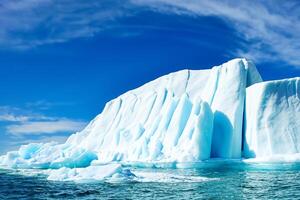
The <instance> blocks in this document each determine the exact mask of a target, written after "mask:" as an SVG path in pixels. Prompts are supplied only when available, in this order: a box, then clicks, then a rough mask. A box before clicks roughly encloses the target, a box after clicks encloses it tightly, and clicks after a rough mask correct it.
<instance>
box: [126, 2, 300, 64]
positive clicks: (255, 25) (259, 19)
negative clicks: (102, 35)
mask: <svg viewBox="0 0 300 200" xmlns="http://www.w3.org/2000/svg"><path fill="white" fill-rule="evenodd" d="M131 2H132V3H134V4H136V5H140V6H146V7H150V8H152V9H153V10H155V11H157V12H162V13H173V14H177V15H191V16H196V17H197V16H215V17H219V18H221V19H223V20H224V21H225V22H227V23H228V24H229V25H230V26H233V27H234V28H235V29H236V31H237V32H238V33H239V34H240V36H241V37H242V38H244V39H245V41H246V43H245V44H244V47H242V48H241V49H238V50H236V51H235V52H232V53H233V54H234V55H240V56H246V57H248V58H252V59H257V60H260V61H270V60H282V61H285V62H286V63H288V64H291V65H295V66H298V67H300V23H299V18H300V6H299V3H297V2H294V1H280V2H278V1H238V2H237V1H233V0H225V1H223V0H222V1H221V0H210V1H198V0H187V1H182V0H132V1H131Z"/></svg>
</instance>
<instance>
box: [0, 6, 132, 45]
mask: <svg viewBox="0 0 300 200" xmlns="http://www.w3.org/2000/svg"><path fill="white" fill-rule="evenodd" d="M125 5H126V4H125ZM124 9H125V8H124V5H123V4H122V2H121V1H119V0H116V1H108V0H103V1H84V0H79V1H71V0H61V1H56V0H3V1H1V2H0V26H1V29H0V44H1V47H2V48H6V47H13V48H15V49H28V48H32V47H35V46H39V45H44V44H51V43H61V42H66V41H68V40H71V39H74V38H81V37H92V36H94V35H95V34H96V33H97V32H99V31H100V30H102V29H103V28H104V27H106V26H107V25H108V23H110V22H111V21H114V20H115V19H116V18H118V17H120V16H124V15H127V14H126V13H123V10H124ZM33 33H34V34H33Z"/></svg>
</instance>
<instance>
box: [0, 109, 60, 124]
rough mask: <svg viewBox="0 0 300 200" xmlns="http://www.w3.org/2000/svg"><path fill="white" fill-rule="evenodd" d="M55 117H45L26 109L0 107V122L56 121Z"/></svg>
mask: <svg viewBox="0 0 300 200" xmlns="http://www.w3.org/2000/svg"><path fill="white" fill-rule="evenodd" d="M56 119H57V118H55V117H49V116H45V115H43V114H40V113H35V112H33V111H31V110H28V109H26V110H25V109H21V108H18V107H12V106H0V122H1V121H2V122H26V121H41V120H56Z"/></svg>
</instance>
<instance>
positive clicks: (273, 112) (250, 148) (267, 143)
mask: <svg viewBox="0 0 300 200" xmlns="http://www.w3.org/2000/svg"><path fill="white" fill-rule="evenodd" d="M246 96H247V97H246V110H245V141H244V156H245V157H247V158H253V157H256V158H262V157H264V158H271V157H274V156H275V157H276V156H280V155H284V156H285V157H287V156H289V155H291V154H297V153H300V78H292V79H284V80H279V81H269V82H263V83H258V84H254V85H253V86H251V87H249V88H248V89H247V95H246Z"/></svg>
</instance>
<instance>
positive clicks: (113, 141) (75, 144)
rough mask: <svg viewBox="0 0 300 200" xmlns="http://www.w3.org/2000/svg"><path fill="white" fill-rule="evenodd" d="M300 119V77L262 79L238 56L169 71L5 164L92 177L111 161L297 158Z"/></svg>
mask: <svg viewBox="0 0 300 200" xmlns="http://www.w3.org/2000/svg"><path fill="white" fill-rule="evenodd" d="M299 119H300V79H299V78H294V79H286V80H279V81H269V82H262V79H261V76H260V74H259V73H258V71H257V69H256V67H255V65H254V64H253V63H252V62H250V61H248V60H246V59H234V60H231V61H229V62H227V63H224V64H222V65H220V66H216V67H213V68H212V69H210V70H183V71H179V72H175V73H171V74H168V75H166V76H162V77H160V78H158V79H156V80H154V81H151V82H149V83H147V84H145V85H143V86H141V87H139V88H137V89H134V90H131V91H129V92H127V93H125V94H123V95H121V96H119V97H118V98H116V99H114V100H112V101H110V102H108V103H107V104H106V106H105V108H104V110H103V112H102V113H101V114H99V115H98V116H97V117H96V118H95V119H94V120H92V121H91V122H90V124H89V125H88V126H87V127H86V128H85V129H84V130H82V131H81V132H79V133H75V134H73V135H71V136H70V137H69V139H68V140H67V142H66V143H65V144H54V143H47V144H29V145H25V146H22V147H21V148H20V149H19V150H18V151H14V152H8V153H7V154H6V155H4V156H2V157H0V163H1V165H4V166H8V167H12V168H44V169H46V168H47V169H48V168H52V169H59V168H61V169H60V171H57V172H56V173H58V174H59V173H60V172H65V171H66V170H67V171H68V173H73V171H72V170H71V169H70V168H78V167H81V168H84V167H88V168H87V169H86V170H81V171H82V173H84V174H89V175H90V171H89V170H88V169H90V168H93V167H92V166H97V165H100V164H104V163H111V162H118V163H140V165H142V166H145V165H147V166H148V165H149V166H152V165H154V164H155V163H156V164H159V163H171V164H170V166H171V167H172V166H175V167H176V164H178V163H189V162H197V161H202V160H207V159H211V158H224V159H241V158H254V157H271V156H276V155H294V154H298V153H300V152H299V151H300V120H299ZM90 165H92V166H90ZM65 167H66V168H65ZM104 168H105V167H104ZM116 168H118V167H116ZM91 170H92V171H97V169H94V168H93V169H91ZM79 171H80V170H79ZM81 171H80V172H81ZM106 171H107V170H106ZM108 172H109V173H108V174H111V172H110V171H109V170H108ZM118 172H120V170H119V168H118ZM78 176H79V177H80V175H78V174H76V173H75V175H74V177H76V178H78ZM50 177H55V174H54V175H52V176H50Z"/></svg>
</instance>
